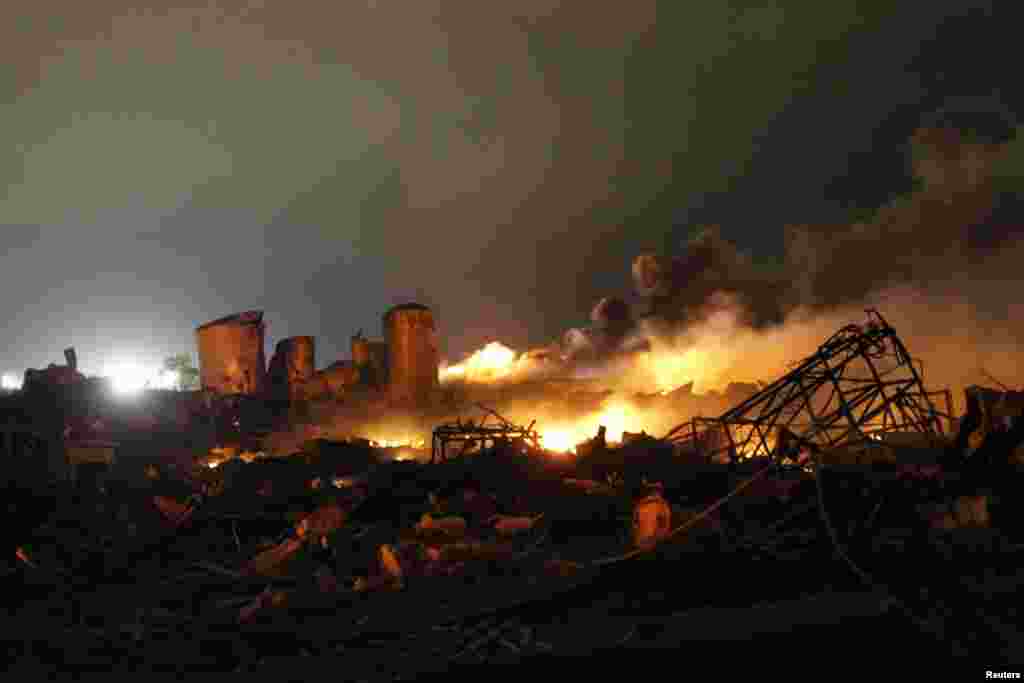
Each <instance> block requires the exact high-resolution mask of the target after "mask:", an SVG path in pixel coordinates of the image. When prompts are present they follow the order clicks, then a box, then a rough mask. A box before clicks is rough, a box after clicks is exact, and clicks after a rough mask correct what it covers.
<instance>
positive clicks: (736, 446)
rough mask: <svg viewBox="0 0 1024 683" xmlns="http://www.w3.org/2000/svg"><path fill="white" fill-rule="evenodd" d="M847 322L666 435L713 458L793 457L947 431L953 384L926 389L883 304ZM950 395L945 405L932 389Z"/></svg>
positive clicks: (673, 440)
mask: <svg viewBox="0 0 1024 683" xmlns="http://www.w3.org/2000/svg"><path fill="white" fill-rule="evenodd" d="M866 312H867V314H868V322H867V323H866V324H865V325H847V326H845V327H843V328H842V329H840V330H839V331H838V332H836V333H835V334H834V335H833V336H832V337H830V338H829V339H828V340H827V341H826V342H825V343H824V344H822V345H821V346H820V347H819V348H818V350H817V352H816V353H814V354H812V355H811V356H809V357H807V358H805V359H804V360H803V361H800V362H799V363H798V364H797V365H796V367H795V368H794V369H793V370H791V371H790V372H789V373H787V374H786V375H784V376H783V377H781V378H779V379H777V380H776V381H774V382H772V383H771V384H769V385H767V386H765V387H764V388H762V389H761V390H760V391H759V392H758V393H756V394H754V395H753V396H751V397H750V398H749V399H747V400H745V401H743V402H742V403H740V404H739V405H737V406H735V407H734V408H732V409H730V410H728V411H726V412H725V413H723V414H722V415H720V416H719V417H717V418H702V417H698V418H694V419H692V420H690V421H688V422H684V423H683V424H681V425H678V426H677V427H675V428H674V429H673V430H672V431H670V432H669V433H668V434H667V435H666V436H665V438H666V439H667V440H669V441H671V442H673V443H674V444H676V445H677V446H678V447H680V448H685V447H687V446H689V447H690V448H693V449H695V450H697V451H698V452H699V453H701V454H703V455H704V456H706V457H707V458H708V460H709V461H711V462H723V461H728V462H736V461H737V460H741V459H746V458H755V457H769V458H780V459H782V458H787V457H790V458H793V459H796V454H797V453H799V452H800V451H801V450H803V449H814V448H817V449H829V448H836V447H840V446H843V445H846V444H851V443H856V442H872V441H874V440H876V439H880V438H881V436H880V435H881V434H885V433H889V432H907V431H914V432H919V433H921V434H927V435H935V436H937V435H939V434H941V433H943V431H944V430H943V426H942V419H947V420H952V417H951V415H950V414H949V413H951V412H952V397H951V395H950V394H949V392H948V391H945V392H928V391H926V390H925V388H924V385H923V383H922V381H921V375H920V373H919V372H918V370H917V368H916V367H915V366H914V364H915V361H914V359H913V358H911V357H910V355H909V354H908V353H907V350H906V347H904V345H903V342H902V341H900V338H899V337H898V336H897V335H896V331H895V330H893V328H892V327H891V326H890V325H889V324H888V322H886V320H885V319H884V318H883V317H882V316H881V314H880V313H878V311H875V310H873V309H870V310H868V311H866ZM936 395H945V398H946V405H947V410H948V411H949V412H947V413H942V412H940V411H939V410H938V409H937V408H936V407H935V404H934V403H933V402H932V396H936Z"/></svg>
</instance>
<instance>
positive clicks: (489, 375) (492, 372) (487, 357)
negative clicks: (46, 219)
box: [440, 341, 520, 382]
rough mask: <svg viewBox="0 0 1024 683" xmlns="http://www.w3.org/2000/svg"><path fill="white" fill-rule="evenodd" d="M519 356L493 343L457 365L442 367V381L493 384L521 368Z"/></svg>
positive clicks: (499, 344)
mask: <svg viewBox="0 0 1024 683" xmlns="http://www.w3.org/2000/svg"><path fill="white" fill-rule="evenodd" d="M519 360H520V357H519V354H518V353H516V352H515V351H513V350H512V349H510V348H508V347H507V346H505V345H504V344H502V343H501V342H496V341H494V342H491V343H490V344H488V345H487V346H485V347H483V348H482V349H480V350H479V351H477V352H475V353H474V354H473V355H471V356H470V357H469V358H467V359H466V360H464V361H462V362H461V363H459V364H457V365H451V366H446V367H442V368H441V371H440V378H441V381H442V382H444V381H448V380H452V379H465V380H468V381H470V382H493V381H495V380H500V379H504V378H506V377H508V376H509V375H512V374H513V373H514V372H515V371H516V370H517V368H518V366H519Z"/></svg>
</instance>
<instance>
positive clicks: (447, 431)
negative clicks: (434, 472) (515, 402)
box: [430, 404, 540, 464]
mask: <svg viewBox="0 0 1024 683" xmlns="http://www.w3.org/2000/svg"><path fill="white" fill-rule="evenodd" d="M478 407H479V408H480V409H481V410H483V411H484V413H485V414H484V417H483V418H482V419H481V420H480V421H479V422H473V421H472V420H467V421H466V422H463V421H462V420H461V419H456V420H455V422H450V423H448V424H443V425H440V426H438V427H435V428H434V436H433V441H432V442H431V447H430V462H431V463H432V464H433V463H441V462H445V461H447V460H448V447H449V446H450V445H452V444H461V445H462V447H461V449H460V450H459V455H463V454H465V453H468V452H470V451H472V450H475V449H480V450H483V449H484V448H490V447H493V446H496V445H497V444H499V443H514V442H521V443H524V444H529V445H531V446H533V448H534V449H539V448H540V435H539V434H538V433H537V432H536V431H534V429H533V425H535V424H536V422H537V421H536V420H534V421H533V422H531V423H530V424H529V426H527V427H523V426H521V425H517V424H513V423H512V422H509V421H508V420H506V419H505V418H504V417H502V416H501V415H499V414H498V413H496V412H495V411H493V410H491V409H490V408H486V407H484V406H482V405H479V404H478ZM491 417H493V418H495V420H496V422H495V423H494V424H487V420H488V419H489V418H491Z"/></svg>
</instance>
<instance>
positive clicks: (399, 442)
mask: <svg viewBox="0 0 1024 683" xmlns="http://www.w3.org/2000/svg"><path fill="white" fill-rule="evenodd" d="M369 442H370V445H371V446H373V447H374V448H412V449H419V448H426V445H427V442H426V439H421V438H417V437H414V436H403V437H399V438H389V439H369Z"/></svg>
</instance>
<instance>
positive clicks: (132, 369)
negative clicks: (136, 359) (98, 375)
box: [103, 362, 150, 394]
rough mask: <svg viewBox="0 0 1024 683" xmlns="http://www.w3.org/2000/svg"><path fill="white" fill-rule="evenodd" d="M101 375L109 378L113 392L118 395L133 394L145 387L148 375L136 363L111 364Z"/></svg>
mask: <svg viewBox="0 0 1024 683" xmlns="http://www.w3.org/2000/svg"><path fill="white" fill-rule="evenodd" d="M103 375H104V376H105V377H108V378H110V381H111V384H112V385H113V387H114V391H115V392H117V393H119V394H134V393H137V392H139V391H142V390H143V389H144V388H145V387H146V382H147V380H149V379H150V377H149V375H150V373H148V372H146V370H145V368H143V367H142V366H141V365H139V364H138V363H132V362H121V363H112V364H111V365H108V366H107V368H106V370H104V372H103Z"/></svg>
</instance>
